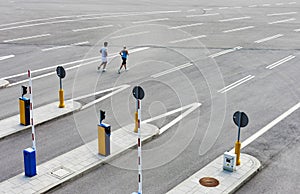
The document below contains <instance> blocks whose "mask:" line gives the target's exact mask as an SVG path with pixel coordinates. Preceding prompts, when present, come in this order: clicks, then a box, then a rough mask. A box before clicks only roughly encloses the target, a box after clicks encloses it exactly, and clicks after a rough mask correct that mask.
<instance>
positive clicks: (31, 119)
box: [28, 69, 36, 150]
mask: <svg viewBox="0 0 300 194" xmlns="http://www.w3.org/2000/svg"><path fill="white" fill-rule="evenodd" d="M28 78H29V94H30V124H31V131H32V132H31V138H32V148H33V149H34V150H36V144H35V129H34V122H33V98H32V80H31V72H30V69H29V70H28Z"/></svg>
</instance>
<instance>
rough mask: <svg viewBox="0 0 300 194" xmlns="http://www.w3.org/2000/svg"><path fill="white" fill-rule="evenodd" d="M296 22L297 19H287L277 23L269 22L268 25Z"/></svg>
mask: <svg viewBox="0 0 300 194" xmlns="http://www.w3.org/2000/svg"><path fill="white" fill-rule="evenodd" d="M294 20H296V19H295V18H290V19H286V20H278V21H275V22H269V23H268V24H279V23H285V22H290V21H294Z"/></svg>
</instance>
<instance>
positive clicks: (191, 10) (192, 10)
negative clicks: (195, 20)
mask: <svg viewBox="0 0 300 194" xmlns="http://www.w3.org/2000/svg"><path fill="white" fill-rule="evenodd" d="M194 11H196V9H190V10H187V12H194Z"/></svg>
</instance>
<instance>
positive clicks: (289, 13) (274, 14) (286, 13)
mask: <svg viewBox="0 0 300 194" xmlns="http://www.w3.org/2000/svg"><path fill="white" fill-rule="evenodd" d="M297 13H298V12H285V13H271V14H268V15H267V16H282V15H293V14H297Z"/></svg>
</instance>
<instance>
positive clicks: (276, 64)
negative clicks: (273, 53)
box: [266, 55, 296, 69]
mask: <svg viewBox="0 0 300 194" xmlns="http://www.w3.org/2000/svg"><path fill="white" fill-rule="evenodd" d="M295 57H296V56H294V55H289V56H287V57H285V58H283V59H281V60H279V61H277V62H275V63H272V64H271V65H268V66H267V67H266V68H267V69H273V68H275V67H277V66H279V65H281V64H283V63H286V62H288V61H290V60H292V59H294V58H295Z"/></svg>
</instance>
